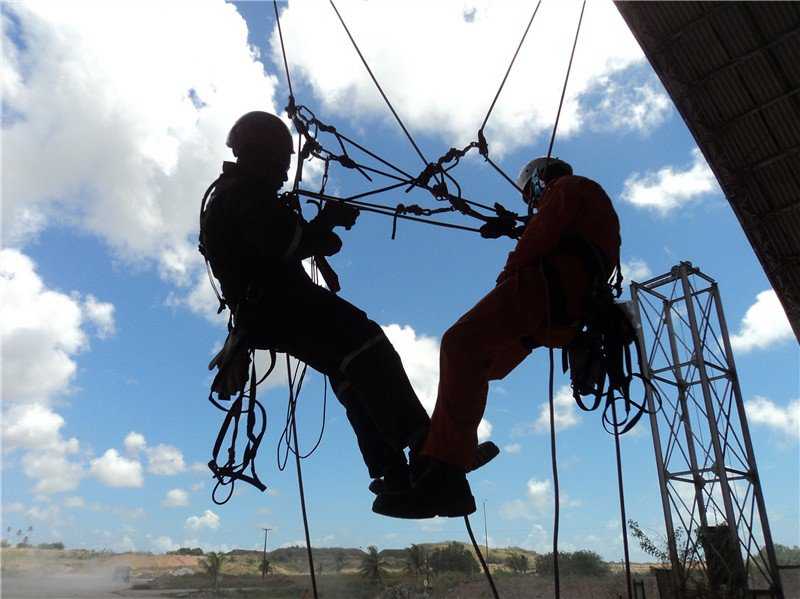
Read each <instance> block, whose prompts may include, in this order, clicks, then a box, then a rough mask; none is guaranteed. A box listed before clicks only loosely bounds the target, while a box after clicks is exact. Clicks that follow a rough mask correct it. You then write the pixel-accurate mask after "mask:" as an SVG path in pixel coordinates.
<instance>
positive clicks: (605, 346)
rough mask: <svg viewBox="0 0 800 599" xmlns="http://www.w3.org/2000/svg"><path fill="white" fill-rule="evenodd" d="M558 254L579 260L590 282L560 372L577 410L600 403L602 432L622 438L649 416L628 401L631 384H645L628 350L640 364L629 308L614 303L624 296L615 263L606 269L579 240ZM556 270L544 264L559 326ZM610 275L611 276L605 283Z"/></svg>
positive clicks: (560, 296) (561, 296)
mask: <svg viewBox="0 0 800 599" xmlns="http://www.w3.org/2000/svg"><path fill="white" fill-rule="evenodd" d="M558 252H559V253H560V254H567V255H577V256H579V257H581V258H582V261H583V264H584V269H585V270H586V272H588V273H590V275H591V277H592V282H591V285H590V290H589V293H588V296H587V299H586V303H585V305H586V306H587V309H586V312H585V316H584V318H583V319H582V320H581V321H580V322H578V323H575V326H576V328H577V329H578V333H577V334H576V335H575V337H574V338H573V339H572V340H571V341H570V342H569V343H568V344H567V345H566V346H565V347H563V348H562V352H561V363H562V371H563V372H564V373H566V372H567V371H569V374H570V381H571V387H572V396H573V397H574V398H575V402H576V403H577V404H578V407H579V408H580V409H581V410H584V411H587V412H591V411H594V410H596V409H598V408H599V407H600V405H601V404H603V426H604V428H606V430H608V432H610V433H612V434H613V433H614V432H616V433H617V434H624V433H626V432H628V431H629V430H630V429H632V428H633V427H634V426H635V425H636V423H637V422H638V421H639V419H640V418H641V417H642V415H643V414H644V413H646V412H647V408H646V407H645V402H644V401H642V402H641V403H637V402H635V401H633V400H631V397H630V387H631V382H632V381H633V379H634V378H639V379H640V380H642V382H643V383H644V384H645V385H647V384H648V383H649V381H647V380H645V379H644V378H643V377H642V375H641V373H637V372H634V369H633V360H632V357H631V346H632V345H633V346H634V347H635V349H636V352H637V358H639V359H640V356H641V354H642V352H641V348H640V347H639V342H638V341H639V340H638V336H637V333H636V327H635V325H634V323H633V320H632V314H631V313H630V312H629V310H628V308H629V303H628V302H619V301H617V300H618V299H619V297H620V295H621V294H622V280H623V277H622V273H621V268H620V264H619V261H617V264H615V265H614V268H613V269H609V268H608V266H607V260H606V258H605V256H604V255H603V253H602V252H601V251H600V250H599V249H598V248H597V247H596V246H594V244H592V243H590V242H589V241H587V240H585V239H583V238H580V237H579V236H569V237H567V238H565V240H563V241H562V243H561V244H560V245H559V250H558ZM554 270H555V269H554V267H553V266H552V265H551V264H549V263H548V262H547V261H545V262H544V272H545V276H546V278H547V279H548V286H549V294H550V300H551V310H552V311H553V312H552V314H553V322H554V323H556V324H560V322H559V321H560V320H561V321H562V322H563V320H562V319H564V318H565V314H564V305H565V302H566V295H565V294H564V291H563V289H562V288H561V285H560V284H559V281H558V276H557V273H556V272H554ZM609 270H611V273H612V274H611V276H610V277H609V278H608V279H606V278H605V274H607V273H608V272H609ZM587 399H588V402H587ZM604 399H605V402H604V401H603V400H604ZM620 399H621V400H622V401H623V403H624V413H623V415H622V416H621V417H620V415H619V414H617V416H616V417H615V416H613V415H612V411H613V412H616V410H612V404H613V403H614V402H615V401H617V400H620Z"/></svg>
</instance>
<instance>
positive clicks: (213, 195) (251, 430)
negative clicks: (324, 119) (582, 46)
mask: <svg viewBox="0 0 800 599" xmlns="http://www.w3.org/2000/svg"><path fill="white" fill-rule="evenodd" d="M233 166H234V165H233V164H232V163H228V162H226V163H224V164H223V173H222V174H221V175H220V176H219V177H218V178H217V179H216V180H215V181H214V182H213V183H212V184H211V185H210V186H209V187H208V189H207V190H206V192H205V194H203V199H202V201H201V203H200V235H199V244H198V250H199V251H200V254H201V255H202V256H203V258H204V260H205V263H206V271H207V273H208V279H209V281H210V282H211V287H212V289H213V290H214V294H215V295H216V296H217V300H218V301H219V309H218V310H217V314H219V313H221V312H222V311H223V310H225V309H226V308H227V309H229V310H230V314H229V317H228V336H227V338H226V339H225V343H224V345H223V347H222V349H221V350H220V351H219V352H218V353H217V355H215V356H214V357H213V358H212V360H211V362H209V364H208V369H209V370H213V369H214V368H216V369H217V374H216V375H215V376H214V380H213V381H212V383H211V389H210V391H209V394H208V400H209V401H210V402H211V403H212V404H213V405H214V407H216V408H217V409H219V410H221V411H222V412H225V417H224V419H223V421H222V425H221V426H220V429H219V432H218V433H217V438H216V440H215V442H214V447H213V449H212V452H211V455H212V459H211V460H210V461H209V462H208V468H209V469H210V470H211V473H212V475H213V477H214V478H215V479H216V481H217V483H216V485H215V486H214V490H213V492H212V494H211V498H212V500H213V501H214V503H216V504H218V505H222V504H224V503H226V502H227V501H228V500H229V499H230V498H231V497H232V496H233V490H234V483H235V482H236V481H238V480H241V481H244V482H246V483H249V484H251V485H253V486H254V487H256V488H258V489H259V490H260V491H264V490H266V488H267V487H266V485H265V484H264V483H262V482H261V480H260V479H259V478H258V474H257V473H256V469H255V457H256V454H257V453H258V448H259V445H260V444H261V440H262V438H263V437H264V433H265V431H266V428H267V412H266V410H265V409H264V406H263V405H262V404H261V402H259V401H258V399H257V398H256V390H257V388H258V385H259V384H260V383H261V382H262V381H264V380H265V379H266V378H267V377H268V376H269V375H270V373H271V372H272V371H273V369H274V368H275V351H274V350H270V351H269V365H268V366H267V368H266V372H265V374H264V375H263V376H262V377H261V379H260V380H259V379H258V378H257V375H256V365H255V348H253V347H251V346H250V343H249V341H248V339H247V333H246V331H245V330H244V329H243V328H242V327H241V326H238V325H237V323H236V316H237V311H238V309H239V307H240V304H241V303H242V302H243V301H246V300H245V299H241V300H238V301H236V302H235V303H234V304H231V303H230V302H229V301H228V300H227V299H226V298H225V297H224V296H223V294H222V291H221V290H220V289H219V288H218V287H217V285H216V282H215V281H214V275H217V278H218V279H219V280H220V281H221V280H223V279H224V278H225V276H226V274H227V273H225V272H212V261H213V262H214V263H215V264H216V265H217V268H218V269H222V270H225V265H227V264H228V262H229V260H227V259H225V258H224V257H222V256H216V255H213V254H214V253H215V252H216V250H218V249H221V248H220V247H218V246H222V247H224V246H225V245H226V244H225V243H220V240H217V243H212V242H211V239H210V235H209V228H210V225H211V221H212V218H211V216H212V214H213V212H212V211H210V210H209V207H210V206H211V204H213V202H214V201H215V200H216V199H217V194H219V193H221V192H222V191H224V190H226V189H229V188H230V187H231V186H232V184H233V181H235V178H234V177H232V176H231V175H232V172H233ZM209 200H210V201H209ZM223 241H224V240H223ZM220 258H222V259H220ZM215 395H216V397H215ZM243 416H245V417H246V419H245V436H246V440H247V443H246V445H245V448H244V451H243V453H242V457H241V460H238V459H237V456H236V444H237V441H238V438H239V425H240V421H241V419H242V417H243ZM229 431H230V435H228V432H229ZM228 437H230V440H229V442H228V444H227V456H226V458H225V459H224V461H223V462H220V456H219V454H220V451H221V450H222V446H223V444H224V443H225V439H226V438H228ZM248 471H249V473H248ZM225 486H229V487H230V490H229V492H228V493H227V495H225V496H224V498H220V497H218V496H217V493H218V491H219V489H220V487H225Z"/></svg>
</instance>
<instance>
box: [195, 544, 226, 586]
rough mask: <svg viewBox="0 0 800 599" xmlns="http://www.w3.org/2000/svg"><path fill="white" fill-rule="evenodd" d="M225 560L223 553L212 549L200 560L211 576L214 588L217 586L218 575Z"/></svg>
mask: <svg viewBox="0 0 800 599" xmlns="http://www.w3.org/2000/svg"><path fill="white" fill-rule="evenodd" d="M226 560H227V557H226V556H225V554H224V553H219V552H214V551H212V552H210V553H209V554H208V555H206V559H205V560H204V561H202V562H201V564H202V565H203V568H204V570H205V572H206V574H207V575H208V577H209V578H211V582H212V584H213V586H214V588H215V589H217V588H219V576H220V574H221V573H222V566H223V564H224V563H225V561H226Z"/></svg>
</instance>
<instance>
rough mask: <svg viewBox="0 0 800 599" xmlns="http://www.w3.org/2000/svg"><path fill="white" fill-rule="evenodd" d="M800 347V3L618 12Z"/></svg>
mask: <svg viewBox="0 0 800 599" xmlns="http://www.w3.org/2000/svg"><path fill="white" fill-rule="evenodd" d="M617 8H618V9H619V11H620V13H621V14H622V16H623V18H624V19H625V21H626V22H627V23H628V26H629V27H630V28H631V31H632V32H633V34H634V36H636V39H637V40H638V41H639V44H640V45H641V46H642V49H643V50H644V53H645V55H646V56H647V58H648V60H649V61H650V63H651V64H652V65H653V68H654V69H655V71H656V73H657V74H658V76H659V77H660V78H661V81H662V83H663V84H664V87H665V88H666V89H667V92H668V93H669V94H670V96H672V99H673V101H674V102H675V106H676V107H677V109H678V111H679V112H680V114H681V116H683V119H684V121H686V124H687V125H688V127H689V130H690V131H691V132H692V134H693V135H694V137H695V139H696V141H697V144H698V146H699V147H700V150H701V151H702V152H703V155H704V156H705V158H706V160H707V161H708V164H709V166H710V167H711V169H712V170H713V171H714V174H715V175H716V176H717V179H718V180H719V182H720V185H721V187H722V189H723V191H724V192H725V195H726V197H727V198H728V201H729V202H730V204H731V207H732V208H733V211H734V212H735V213H736V216H737V217H738V218H739V222H740V223H741V224H742V228H743V229H744V231H745V234H746V235H747V238H748V239H749V240H750V244H751V245H752V246H753V249H754V250H755V253H756V255H757V256H758V259H759V260H760V261H761V264H762V266H763V267H764V271H765V272H766V274H767V277H768V278H769V280H770V282H771V283H772V286H773V288H774V289H775V291H776V292H777V294H778V297H779V298H780V300H781V302H782V303H783V306H784V309H785V310H786V314H787V316H788V317H789V321H790V322H791V324H792V327H793V329H794V332H795V335H797V337H798V339H800V3H798V2H617Z"/></svg>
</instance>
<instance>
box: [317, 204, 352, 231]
mask: <svg viewBox="0 0 800 599" xmlns="http://www.w3.org/2000/svg"><path fill="white" fill-rule="evenodd" d="M359 214H360V212H359V210H358V208H354V207H352V206H348V205H347V204H345V203H344V202H338V201H328V202H325V206H323V208H322V210H320V213H319V214H318V215H317V218H315V219H314V220H317V221H319V222H321V223H323V224H324V225H326V226H327V227H329V228H331V229H333V228H334V227H344V228H345V229H348V230H349V229H350V227H352V226H353V225H354V224H355V223H356V219H357V218H358V215H359Z"/></svg>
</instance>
